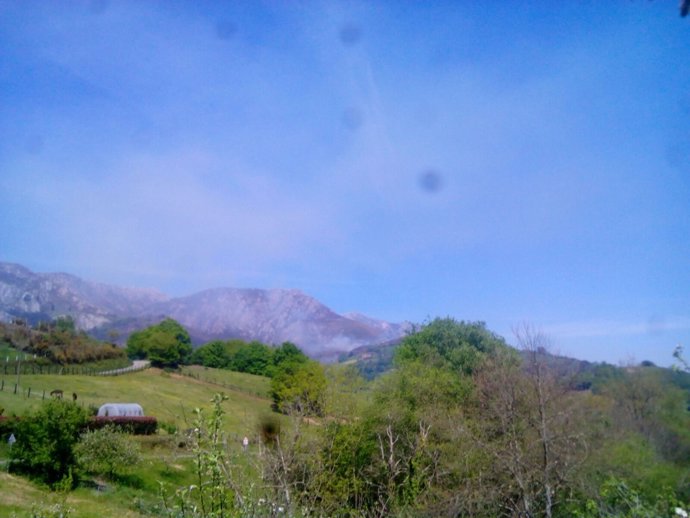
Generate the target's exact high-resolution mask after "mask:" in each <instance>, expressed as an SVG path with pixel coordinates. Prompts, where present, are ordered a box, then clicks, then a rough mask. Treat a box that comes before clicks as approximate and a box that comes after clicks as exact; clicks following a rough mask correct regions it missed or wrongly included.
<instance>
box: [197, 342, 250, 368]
mask: <svg viewBox="0 0 690 518" xmlns="http://www.w3.org/2000/svg"><path fill="white" fill-rule="evenodd" d="M242 343H244V342H242ZM233 352H234V351H232V348H231V346H230V343H229V342H224V341H222V340H213V341H212V342H208V343H207V344H204V345H202V346H201V347H199V348H197V349H196V350H195V351H194V352H193V353H192V357H191V360H190V361H191V363H192V364H197V365H203V366H204V367H212V368H214V369H226V368H228V367H229V365H230V362H231V361H232V356H233Z"/></svg>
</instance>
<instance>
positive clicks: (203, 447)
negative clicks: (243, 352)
mask: <svg viewBox="0 0 690 518" xmlns="http://www.w3.org/2000/svg"><path fill="white" fill-rule="evenodd" d="M226 399H227V398H226V397H225V396H224V395H221V394H216V395H215V396H214V397H213V400H212V403H213V410H212V412H211V415H209V416H208V417H206V416H205V415H204V412H203V411H202V410H201V409H200V408H196V409H195V410H194V413H195V419H194V423H193V426H194V428H193V433H192V436H191V439H192V447H191V452H192V455H193V456H194V469H195V478H196V480H195V484H193V485H190V486H187V487H183V488H179V489H178V490H177V491H176V492H175V494H174V495H173V496H172V497H168V496H167V495H166V494H165V492H164V506H165V509H166V511H167V512H168V515H169V516H175V517H178V518H225V517H228V518H229V517H231V516H239V515H240V514H239V513H238V512H236V507H237V503H236V501H235V500H236V499H235V496H236V495H235V491H233V489H232V480H231V478H230V476H231V472H232V468H231V462H230V458H229V457H228V454H227V449H226V448H225V443H226V440H227V439H226V436H225V434H224V432H223V426H222V425H223V414H224V412H223V409H222V406H221V403H222V402H223V401H225V400H226Z"/></svg>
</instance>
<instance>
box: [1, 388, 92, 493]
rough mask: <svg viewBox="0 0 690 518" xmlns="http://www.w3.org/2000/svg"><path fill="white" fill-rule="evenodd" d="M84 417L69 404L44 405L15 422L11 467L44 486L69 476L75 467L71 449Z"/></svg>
mask: <svg viewBox="0 0 690 518" xmlns="http://www.w3.org/2000/svg"><path fill="white" fill-rule="evenodd" d="M87 418H88V417H87V412H86V410H84V409H83V408H81V407H80V406H78V405H76V404H74V403H72V402H71V401H63V400H59V399H54V400H50V401H47V402H45V403H44V404H43V405H42V406H41V407H40V408H39V409H38V410H37V411H36V412H35V413H33V414H29V415H27V416H25V417H24V418H22V419H21V420H19V422H18V423H17V427H16V433H15V437H16V439H17V442H15V444H14V446H12V449H11V450H10V456H11V459H12V464H11V466H12V468H13V469H16V470H17V471H18V472H21V473H25V474H27V475H29V476H32V477H35V478H38V479H40V480H42V481H44V482H46V483H48V484H55V483H57V482H59V481H60V480H62V479H63V478H65V477H67V476H69V475H70V472H71V470H72V468H73V467H74V466H75V464H76V458H75V455H74V446H75V445H76V443H77V442H78V440H79V436H80V434H81V432H82V430H83V428H84V426H85V425H86V421H87Z"/></svg>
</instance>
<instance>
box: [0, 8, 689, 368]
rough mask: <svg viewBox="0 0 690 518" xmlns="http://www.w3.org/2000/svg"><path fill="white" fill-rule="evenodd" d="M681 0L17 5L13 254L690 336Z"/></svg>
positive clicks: (0, 163) (0, 183)
mask: <svg viewBox="0 0 690 518" xmlns="http://www.w3.org/2000/svg"><path fill="white" fill-rule="evenodd" d="M689 37H690V21H689V20H687V19H681V18H680V17H679V16H678V12H677V6H676V2H663V1H656V2H647V1H642V0H640V1H632V2H631V1H629V0H620V1H614V0H612V1H609V2H599V1H594V0H590V1H586V0H583V1H580V2H543V1H533V2H530V1H519V2H518V1H515V2H511V1H506V2H469V1H467V2H464V1H462V2H457V1H454V2H370V3H367V2H342V3H341V2H278V1H266V2H259V1H255V2H227V3H224V2H210V1H209V2H191V1H190V2H163V1H160V2H154V1H131V2H128V1H114V0H111V1H108V0H95V1H86V0H82V1H73V2H66V1H65V2H30V1H18V0H17V1H7V0H0V225H2V229H3V230H2V238H1V239H0V260H4V261H12V262H18V263H21V264H24V265H26V266H28V267H29V268H31V269H33V270H36V271H41V272H48V271H66V272H69V273H73V274H76V275H79V276H82V277H85V278H87V279H91V280H98V281H102V282H108V283H115V284H121V285H128V286H142V287H155V288H158V289H160V290H162V291H165V292H167V293H169V294H172V295H184V294H189V293H192V292H194V291H197V290H201V289H204V288H209V287H216V286H233V287H258V288H299V289H302V290H303V291H305V292H306V293H308V294H310V295H313V296H315V297H317V298H318V299H319V300H321V301H322V302H324V303H325V304H326V305H328V306H329V307H331V308H332V309H334V310H336V311H339V312H345V311H360V312H363V313H366V314H368V315H371V316H374V317H378V318H383V319H388V320H392V321H402V320H410V321H413V322H421V321H424V320H425V319H427V318H429V317H435V316H446V315H450V316H453V317H455V318H458V319H465V320H484V321H486V322H487V325H488V326H489V328H491V329H493V330H495V331H497V332H499V333H501V334H503V335H504V336H506V338H507V339H508V340H509V341H512V336H511V329H512V328H513V327H515V326H517V325H519V324H520V323H522V322H529V323H531V324H532V325H534V326H536V327H538V328H540V329H542V330H543V331H544V332H546V333H547V334H548V335H550V337H551V339H552V342H553V347H554V349H555V350H556V351H560V352H561V353H563V354H568V355H571V356H575V357H578V358H584V359H590V360H597V361H601V360H605V361H609V362H614V363H615V362H619V361H628V360H631V359H635V360H637V361H640V360H643V359H650V360H652V361H655V362H657V363H660V364H664V365H667V364H670V363H671V361H672V358H671V353H672V351H673V348H674V347H675V346H676V345H677V344H678V343H680V344H684V345H686V346H690V61H689V60H688V54H687V42H688V41H690V40H689Z"/></svg>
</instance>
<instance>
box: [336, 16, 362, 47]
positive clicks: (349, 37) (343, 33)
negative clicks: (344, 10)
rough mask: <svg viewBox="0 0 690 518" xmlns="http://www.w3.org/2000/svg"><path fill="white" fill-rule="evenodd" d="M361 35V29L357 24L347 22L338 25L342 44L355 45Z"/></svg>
mask: <svg viewBox="0 0 690 518" xmlns="http://www.w3.org/2000/svg"><path fill="white" fill-rule="evenodd" d="M361 37H362V31H361V29H360V28H359V26H358V25H356V24H354V23H352V22H348V23H345V24H343V26H342V27H340V41H341V42H342V43H343V45H346V46H348V47H351V46H353V45H355V44H356V43H357V42H358V41H359V40H360V39H361Z"/></svg>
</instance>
